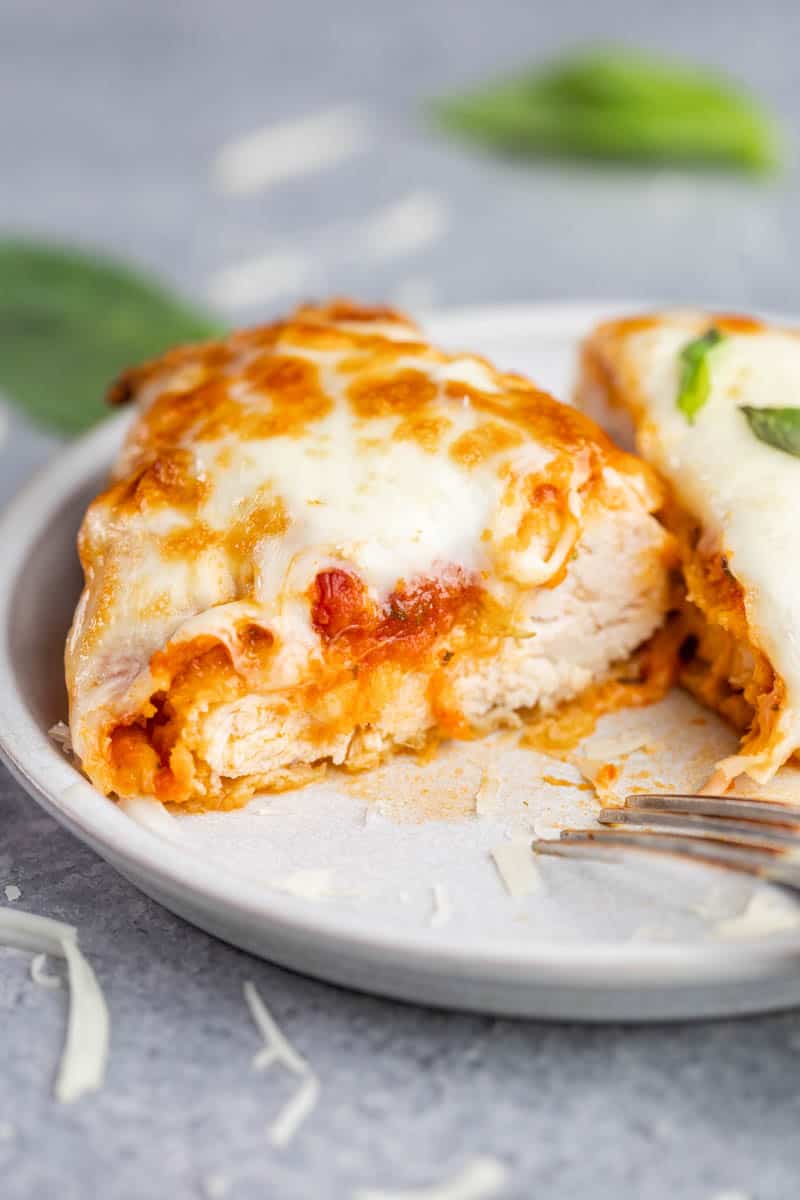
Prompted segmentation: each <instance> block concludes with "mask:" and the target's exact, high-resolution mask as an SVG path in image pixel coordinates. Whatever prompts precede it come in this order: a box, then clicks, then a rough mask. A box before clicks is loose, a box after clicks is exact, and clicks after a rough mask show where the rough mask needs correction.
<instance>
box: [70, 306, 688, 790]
mask: <svg viewBox="0 0 800 1200" xmlns="http://www.w3.org/2000/svg"><path fill="white" fill-rule="evenodd" d="M111 398H112V399H113V400H114V401H117V402H122V401H131V402H133V403H135V404H136V406H137V410H138V411H137V414H136V417H135V420H134V423H133V425H132V427H131V429H130V432H129V434H128V436H127V440H126V442H125V445H124V448H123V450H122V452H121V455H120V458H119V461H118V463H117V464H116V467H115V469H114V473H113V478H112V481H111V484H110V486H109V487H108V489H107V490H106V491H104V492H103V494H102V495H100V496H98V497H97V499H96V500H95V501H94V502H93V503H92V504H91V506H90V508H89V510H88V512H87V514H86V517H85V520H84V522H83V526H82V529H81V532H80V538H79V550H80V556H81V561H82V564H83V568H84V572H85V579H86V584H85V589H84V592H83V595H82V597H81V600H80V603H79V606H78V609H77V612H76V614H75V620H74V624H73V628H72V631H71V633H70V635H69V641H68V645H67V652H66V671H67V681H68V688H69V697H70V727H71V734H72V741H73V746H74V749H75V751H76V753H77V755H78V756H79V758H80V760H81V762H82V764H83V767H84V769H85V771H86V773H87V774H88V776H89V777H90V779H91V780H92V781H93V782H94V784H95V785H96V786H97V787H98V788H99V789H100V790H101V791H103V792H105V793H109V794H114V795H116V796H131V795H139V794H144V795H150V796H156V797H157V798H159V799H160V800H162V801H164V802H168V803H173V804H181V805H186V806H189V807H193V808H215V807H217V808H219V807H231V806H233V805H236V804H239V803H242V802H243V801H244V800H246V799H247V797H248V796H250V795H251V794H252V793H253V792H254V791H256V790H261V789H270V788H273V789H274V788H283V787H287V786H293V785H295V784H298V783H302V782H303V781H305V780H308V779H309V778H312V777H313V776H314V775H315V774H316V773H318V772H319V771H320V770H321V769H322V768H323V767H324V766H325V765H326V764H337V765H340V766H343V767H346V768H350V769H361V768H365V767H369V766H371V765H373V764H375V763H378V762H379V761H381V759H383V758H384V757H385V756H386V755H387V754H389V753H390V752H392V751H394V750H398V749H411V750H419V749H421V748H423V747H426V746H429V745H430V744H431V742H432V741H434V740H435V739H436V738H439V737H454V738H472V737H475V736H477V735H479V734H483V733H486V732H487V731H489V730H492V729H495V728H497V727H498V726H500V725H504V724H513V723H514V722H515V721H518V714H519V713H520V711H523V710H524V711H530V710H549V709H552V708H553V707H554V706H555V705H557V704H558V703H559V702H560V701H563V700H565V699H568V698H571V697H575V696H577V695H578V694H579V693H581V692H583V691H584V689H586V688H587V687H588V686H589V685H590V684H592V683H596V682H597V681H598V680H601V679H603V678H604V677H605V676H606V674H607V673H608V671H609V669H610V668H611V667H612V664H615V663H618V662H619V661H620V660H625V659H627V658H628V656H629V655H631V653H632V652H633V651H635V650H636V649H637V647H639V646H640V645H641V644H642V643H643V642H644V641H645V639H647V638H649V637H650V635H651V634H652V633H653V631H654V630H655V629H656V628H657V627H659V626H660V625H661V623H662V621H663V619H664V613H665V610H666V608H667V605H668V591H669V567H670V555H671V539H670V537H669V535H668V534H667V533H666V532H665V531H664V529H663V528H662V526H661V525H660V524H659V522H658V521H657V520H656V519H655V517H654V516H653V515H652V514H653V512H654V510H655V509H657V508H658V507H660V505H661V503H662V491H661V488H660V485H659V484H658V482H657V480H656V477H655V475H654V474H653V473H651V471H650V470H649V468H647V467H645V466H643V465H642V464H640V463H639V462H637V461H636V460H635V459H634V458H632V457H630V456H629V455H627V454H625V453H623V452H621V451H620V450H618V449H617V448H616V447H615V446H614V445H613V444H612V443H611V442H610V441H609V439H608V438H607V437H606V435H605V434H603V433H602V432H601V431H600V430H599V429H598V428H597V427H596V426H595V425H594V423H593V422H591V421H590V420H589V419H588V418H587V417H585V416H583V415H582V414H581V413H579V412H577V411H576V410H574V409H572V408H569V407H566V406H563V405H561V404H558V403H557V402H556V401H555V400H554V399H552V397H550V396H549V395H547V394H546V393H545V392H542V391H540V390H539V389H537V388H536V387H535V386H534V385H533V384H531V383H529V382H527V381H526V380H525V379H523V378H521V377H519V376H518V375H512V374H504V373H502V372H500V371H497V370H494V369H493V368H492V367H491V366H490V365H489V364H488V363H487V362H486V361H484V360H483V359H481V358H478V357H475V356H474V355H470V354H456V355H453V354H445V353H443V352H441V351H439V350H436V349H434V348H433V347H432V346H430V345H429V344H428V343H427V342H426V341H425V340H424V338H423V336H422V334H421V333H420V331H419V330H418V329H417V328H416V327H415V326H414V325H413V324H412V323H411V322H409V321H407V320H406V319H405V318H403V317H402V316H400V315H398V314H397V313H395V312H393V311H390V310H386V309H364V308H359V307H357V306H355V305H352V304H349V303H347V302H343V301H339V302H334V303H332V304H330V305H328V306H326V307H319V308H313V307H306V308H302V309H300V310H299V311H298V312H297V313H295V314H294V315H293V316H292V317H290V318H289V319H288V320H285V321H281V322H278V323H277V324H273V325H269V326H266V327H263V328H258V329H252V330H247V331H245V332H242V333H237V334H234V335H233V336H232V337H230V338H228V339H227V340H224V341H219V342H214V343H210V344H206V345H202V346H194V347H188V348H180V349H177V350H175V351H173V352H171V353H169V354H167V355H165V356H164V357H163V358H161V359H158V360H157V361H153V362H150V363H147V364H145V365H144V366H142V367H139V368H136V369H134V370H132V371H129V372H127V373H126V374H125V375H124V376H123V377H122V379H121V380H120V381H119V382H118V383H117V384H116V385H115V387H114V388H113V389H112V393H111ZM642 661H644V659H643V660H642ZM644 669H645V670H646V668H644Z"/></svg>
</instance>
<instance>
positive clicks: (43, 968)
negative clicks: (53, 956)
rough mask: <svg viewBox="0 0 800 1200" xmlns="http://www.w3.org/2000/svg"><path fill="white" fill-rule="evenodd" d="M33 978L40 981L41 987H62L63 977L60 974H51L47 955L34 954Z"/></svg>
mask: <svg viewBox="0 0 800 1200" xmlns="http://www.w3.org/2000/svg"><path fill="white" fill-rule="evenodd" d="M31 979H32V980H33V982H34V983H38V985H39V987H43V988H51V989H53V990H55V988H60V987H61V978H60V976H58V975H51V974H50V972H49V971H48V970H47V955H46V954H34V956H33V958H32V959H31Z"/></svg>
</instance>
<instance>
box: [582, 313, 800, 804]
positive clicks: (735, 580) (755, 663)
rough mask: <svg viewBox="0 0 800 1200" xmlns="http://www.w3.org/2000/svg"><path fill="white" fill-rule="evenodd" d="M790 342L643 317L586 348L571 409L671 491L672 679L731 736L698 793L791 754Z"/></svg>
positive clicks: (796, 477)
mask: <svg viewBox="0 0 800 1200" xmlns="http://www.w3.org/2000/svg"><path fill="white" fill-rule="evenodd" d="M798 397H800V337H798V332H797V331H791V330H783V329H778V328H774V327H771V326H767V325H764V324H762V323H761V322H759V321H755V320H752V319H751V318H749V317H734V316H721V315H717V316H713V315H709V314H705V313H696V312H688V313H671V314H665V315H654V316H637V317H633V318H630V319H628V320H621V321H613V322H611V323H609V324H606V325H603V326H601V327H600V328H599V329H597V330H596V331H595V332H594V333H593V334H592V335H591V336H590V337H589V339H588V340H587V341H586V343H585V345H584V348H583V356H582V371H581V378H580V383H579V387H578V396H577V400H578V403H579V405H580V406H581V407H582V408H583V409H584V411H587V412H589V413H591V414H592V415H594V416H595V417H596V418H597V419H598V420H599V421H600V422H601V423H602V424H604V425H605V426H606V428H607V429H609V430H612V431H613V432H614V434H615V435H616V436H618V437H619V438H621V439H623V440H626V439H627V443H628V444H629V445H631V446H633V445H635V447H636V449H637V450H638V452H639V453H640V454H641V455H642V456H643V458H645V459H646V460H647V462H648V463H650V464H652V466H653V467H655V468H656V469H657V471H658V472H659V474H660V475H661V477H662V479H663V480H664V481H665V483H666V484H667V486H668V490H669V497H670V498H669V500H668V502H667V504H666V506H665V508H664V511H663V519H664V522H665V524H666V525H667V527H668V528H669V529H670V531H671V532H672V533H673V534H674V536H675V537H676V540H677V542H678V545H679V552H680V556H681V566H682V573H683V578H684V585H685V598H684V600H683V603H682V612H681V620H682V622H683V625H684V633H685V636H684V639H683V648H682V659H683V662H682V668H681V680H682V682H683V684H684V685H685V686H686V687H687V688H688V689H689V690H690V691H691V692H693V693H694V694H695V696H697V697H698V698H699V699H700V700H702V701H703V702H704V703H706V704H707V705H709V706H710V707H712V708H714V709H716V710H717V711H718V712H720V713H722V714H723V715H724V716H725V717H727V718H728V719H729V721H730V722H732V724H733V725H734V726H735V727H736V728H737V729H738V730H740V731H741V735H742V741H741V748H740V751H739V753H738V754H736V755H734V756H732V757H730V758H726V759H725V760H724V761H722V762H720V763H719V764H718V767H717V770H716V772H715V774H714V776H713V777H712V779H711V780H710V781H709V782H708V785H707V790H709V791H717V790H725V789H726V788H727V787H728V786H729V785H730V783H731V782H732V781H733V780H734V779H735V778H736V777H737V776H738V775H740V774H742V773H746V774H747V775H749V776H750V777H751V778H752V779H754V780H756V781H757V782H759V783H766V782H767V781H768V780H769V779H770V778H771V777H772V776H773V775H774V773H775V771H777V770H778V768H779V767H780V766H781V765H782V764H783V763H784V762H786V760H787V759H788V758H789V757H790V756H791V755H793V754H794V753H795V752H796V751H797V749H798V747H800V538H798V513H800V458H798V455H800V408H797V407H795V405H796V404H797V398H798Z"/></svg>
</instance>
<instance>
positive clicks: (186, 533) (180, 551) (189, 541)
mask: <svg viewBox="0 0 800 1200" xmlns="http://www.w3.org/2000/svg"><path fill="white" fill-rule="evenodd" d="M221 541H222V536H221V534H220V533H218V531H217V530H216V529H212V528H211V526H210V525H207V524H206V523H205V521H198V522H197V523H196V524H194V525H182V526H180V527H179V528H178V529H173V530H171V531H170V532H169V533H167V534H165V535H164V537H163V538H161V539H160V541H159V546H160V549H161V553H162V554H163V556H164V558H166V559H168V560H169V559H171V560H175V561H184V562H185V561H187V560H191V559H194V558H196V557H197V556H198V555H199V554H204V553H205V552H206V551H207V550H211V549H213V548H214V547H215V546H219V545H220V543H221Z"/></svg>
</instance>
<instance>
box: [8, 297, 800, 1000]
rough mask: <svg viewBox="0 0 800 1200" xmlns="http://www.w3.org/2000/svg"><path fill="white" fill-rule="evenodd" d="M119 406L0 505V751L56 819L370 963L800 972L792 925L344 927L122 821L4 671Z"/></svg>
mask: <svg viewBox="0 0 800 1200" xmlns="http://www.w3.org/2000/svg"><path fill="white" fill-rule="evenodd" d="M655 307H657V306H656V305H655V304H653V303H649V304H648V303H646V302H643V301H641V300H639V301H629V302H620V301H591V300H586V301H583V300H581V301H565V302H558V303H555V304H553V303H548V302H543V303H531V304H528V303H519V304H510V305H492V306H474V307H468V308H463V309H454V310H441V311H440V312H434V313H431V314H428V315H427V317H425V318H423V321H424V324H425V325H426V327H427V328H430V329H432V330H433V333H434V336H435V337H436V338H437V339H438V340H450V339H455V340H459V339H461V338H462V337H464V338H466V339H468V338H469V336H470V333H471V330H472V331H474V329H475V327H476V326H477V325H479V326H480V328H481V331H482V333H483V335H484V336H486V333H487V327H488V329H489V331H490V332H491V331H492V330H493V329H494V328H497V329H498V330H499V331H500V336H501V337H502V336H503V331H505V336H509V337H510V336H511V335H510V333H509V327H510V326H514V325H517V326H519V332H520V333H523V332H529V333H530V334H531V336H532V337H534V338H535V337H536V335H537V333H538V334H539V336H546V335H547V331H548V330H552V332H553V333H559V334H560V335H561V336H564V337H569V336H575V333H576V331H577V328H586V330H587V331H588V329H589V327H590V326H591V325H592V324H595V323H597V322H598V321H600V320H605V319H608V318H610V317H612V316H614V315H617V314H619V313H622V312H631V311H637V310H638V311H641V310H642V309H643V308H655ZM672 307H674V306H672ZM704 307H705V306H704ZM779 319H780V318H779ZM782 319H783V320H784V321H787V318H786V317H784V318H782ZM788 323H790V321H789V322H788ZM460 330H464V331H465V333H464V334H462V333H461V332H459V331H460ZM130 419H131V415H130V414H128V413H120V414H117V415H116V416H112V417H110V418H108V419H107V420H105V421H103V422H102V423H101V424H100V425H99V426H98V427H96V428H95V429H93V430H92V431H90V432H89V433H88V434H85V435H84V436H82V437H80V438H78V439H77V440H76V441H74V442H73V443H71V444H69V445H68V446H67V447H66V449H64V450H63V451H61V452H60V453H59V452H56V453H55V455H54V457H53V458H51V459H50V461H49V462H48V463H47V464H46V465H45V466H44V467H43V468H41V469H40V470H39V471H38V472H37V473H36V474H35V475H34V477H33V478H32V479H31V480H30V481H29V482H28V483H27V484H26V485H25V486H24V488H23V489H22V490H21V491H20V492H19V493H18V494H17V496H16V497H15V498H14V499H13V500H12V501H11V503H10V504H9V505H8V506H7V507H6V508H5V510H4V511H3V512H2V514H0V544H3V545H4V546H5V547H6V569H5V571H4V572H3V574H2V576H1V577H0V758H2V759H3V761H4V762H5V763H6V765H7V766H8V767H9V768H10V770H11V772H12V774H13V775H14V776H15V777H16V778H17V779H18V781H19V782H20V783H21V784H22V786H23V787H24V788H25V790H26V791H27V792H28V793H29V794H30V795H32V796H33V798H34V799H35V800H36V801H37V802H38V803H39V804H40V805H41V806H42V807H43V808H44V809H45V810H46V811H47V812H48V813H49V814H50V815H51V816H53V817H54V818H55V819H56V820H57V821H59V823H60V824H62V825H64V826H66V827H67V828H68V829H69V830H70V831H71V832H72V833H73V834H74V835H76V836H77V837H78V838H79V839H80V840H82V841H84V842H86V843H88V844H89V845H90V846H91V847H92V848H93V849H94V850H95V851H96V852H97V853H99V854H100V855H101V857H103V858H105V859H106V860H107V861H109V860H110V861H111V863H112V865H113V866H114V867H115V869H119V864H123V865H124V869H125V871H128V870H129V871H130V872H131V875H133V876H134V877H139V876H143V877H145V878H153V879H155V880H156V881H157V882H158V884H159V885H164V886H166V887H167V888H168V889H170V890H174V888H175V887H178V888H181V889H185V890H187V891H188V893H189V894H190V895H192V896H194V897H195V898H196V899H197V900H198V902H199V903H200V904H201V905H206V906H207V905H208V904H213V905H215V906H217V905H218V906H219V911H220V913H221V915H224V914H225V912H228V913H230V914H232V915H233V916H234V918H235V917H236V916H237V915H239V916H240V917H241V916H245V917H246V918H247V919H248V920H256V921H257V922H258V924H259V926H260V927H261V929H262V930H263V931H264V932H265V933H267V934H268V933H269V932H274V934H275V936H276V937H281V938H284V939H285V938H287V937H288V938H290V939H294V940H297V939H305V940H306V942H307V941H308V939H309V938H311V939H318V940H319V939H323V940H325V941H332V943H334V944H335V948H337V949H338V950H340V951H342V952H343V953H347V954H349V955H350V956H353V957H355V958H356V959H359V960H360V961H362V962H364V963H368V962H371V961H372V962H374V961H375V957H376V956H379V958H380V959H381V960H385V958H386V956H387V955H389V956H391V958H392V962H393V965H394V966H395V967H398V968H403V967H406V968H407V969H408V970H412V971H415V972H423V973H425V974H428V975H431V976H435V977H439V978H440V977H441V976H443V975H450V976H457V977H461V978H464V977H466V976H472V977H476V976H481V977H484V978H485V975H486V972H487V970H488V971H490V972H491V973H492V976H493V978H494V979H495V981H496V982H497V984H498V985H502V983H503V982H504V981H509V980H512V979H513V981H514V982H515V983H519V982H522V981H523V980H524V979H529V980H530V981H531V983H532V984H535V985H538V986H544V987H548V986H549V987H553V986H556V987H576V986H579V987H581V988H582V989H587V990H589V989H597V988H607V989H619V988H620V987H627V988H630V987H636V988H648V989H649V988H667V989H669V988H679V987H686V986H688V985H690V986H691V987H693V988H702V987H704V986H708V985H710V984H721V983H725V982H737V981H740V980H741V981H746V980H750V981H753V980H756V979H761V978H763V972H764V970H765V969H767V970H768V971H769V973H770V974H773V973H779V974H781V975H783V976H785V975H786V973H787V971H788V970H790V969H792V968H794V970H797V971H800V934H798V933H795V932H792V931H788V932H785V933H776V934H773V935H770V937H769V938H767V939H765V940H762V941H756V940H751V939H749V938H748V939H744V938H743V939H740V940H737V941H735V942H731V943H723V942H712V943H699V944H698V943H681V942H675V943H645V942H596V943H594V944H593V945H591V946H586V945H585V944H581V943H572V942H565V943H561V944H559V943H555V942H546V941H541V940H536V939H533V938H522V937H518V936H517V937H509V938H508V939H504V940H503V942H502V943H500V944H498V943H497V941H496V939H491V940H490V939H482V940H480V941H475V942H471V943H469V945H468V946H456V945H454V944H453V943H452V941H450V940H449V939H448V936H447V932H446V931H443V930H437V929H435V928H434V929H431V928H429V927H423V928H420V929H419V930H416V929H415V930H393V929H385V930H382V931H380V932H379V931H377V930H367V929H360V928H353V927H348V928H346V929H342V927H341V923H340V922H341V919H340V917H338V916H337V914H336V913H335V912H327V911H326V910H325V908H324V906H323V905H321V904H319V903H318V902H315V901H311V900H305V899H302V898H298V897H292V896H288V895H285V894H282V893H280V892H277V891H275V890H271V889H270V888H269V886H268V885H265V884H262V883H258V882H257V881H255V880H248V879H246V878H241V877H238V876H236V875H235V874H234V873H233V872H229V871H227V870H226V869H225V868H224V867H218V866H215V865H213V864H210V863H208V862H206V861H205V860H203V858H202V857H201V856H199V855H195V854H194V853H192V852H191V851H189V852H187V850H186V849H182V848H181V847H179V846H177V845H175V844H174V843H171V842H170V841H169V840H167V839H165V838H163V837H161V836H159V835H158V834H157V833H155V832H153V831H151V830H150V829H147V828H145V827H143V826H142V825H140V824H138V823H137V822H135V821H133V820H131V819H130V818H129V817H127V816H126V815H125V814H124V813H122V812H121V811H120V810H118V809H117V807H116V806H115V805H114V804H113V802H110V801H109V800H108V799H107V798H106V797H103V796H101V795H100V793H98V792H96V791H95V789H94V788H93V787H92V786H91V784H90V783H89V782H88V781H87V780H86V779H85V778H84V777H83V776H81V775H80V773H79V772H78V771H77V769H76V768H75V767H74V766H72V764H71V763H69V762H68V761H67V759H66V758H65V757H64V756H63V754H62V753H61V751H60V750H59V749H58V748H57V747H56V746H55V744H54V743H53V742H52V740H51V739H50V738H49V736H48V735H47V732H46V731H43V730H41V729H40V727H39V725H38V724H37V722H36V720H35V718H34V716H33V714H32V713H31V712H29V710H28V708H27V706H26V704H25V701H24V699H23V697H22V695H21V693H20V691H19V689H18V687H17V683H16V676H15V671H14V668H13V664H12V659H11V652H10V650H11V648H10V644H9V632H10V630H9V625H10V617H11V605H12V601H13V598H14V594H15V591H16V585H17V581H18V578H19V575H20V572H21V570H22V568H23V567H24V564H25V562H26V561H27V558H28V556H29V554H30V551H31V549H32V548H33V547H34V546H35V545H36V543H37V542H38V540H39V538H40V537H41V536H42V535H43V534H44V533H45V531H46V528H47V523H48V518H49V516H50V514H52V513H53V512H54V511H56V510H57V509H58V508H59V506H60V504H61V503H62V502H63V500H64V499H65V498H66V497H67V496H69V495H70V494H72V493H73V492H74V491H75V490H76V488H78V487H79V486H80V484H81V482H83V481H84V480H85V479H86V478H88V477H89V476H90V475H91V474H92V473H94V472H96V471H97V470H99V469H102V467H103V466H104V465H105V464H108V463H110V461H111V457H112V453H113V450H114V448H115V447H116V446H117V444H118V441H119V439H120V437H121V435H122V433H123V431H124V428H125V425H126V424H127V423H128V422H129V420H130ZM288 965H290V964H288ZM609 976H610V977H609Z"/></svg>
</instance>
